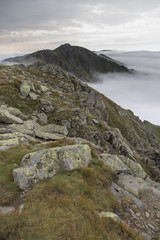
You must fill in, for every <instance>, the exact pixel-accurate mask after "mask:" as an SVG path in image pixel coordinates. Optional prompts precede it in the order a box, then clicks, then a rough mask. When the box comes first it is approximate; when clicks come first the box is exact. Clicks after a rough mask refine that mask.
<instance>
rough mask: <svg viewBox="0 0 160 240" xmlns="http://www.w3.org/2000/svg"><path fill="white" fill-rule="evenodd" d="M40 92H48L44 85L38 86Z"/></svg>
mask: <svg viewBox="0 0 160 240" xmlns="http://www.w3.org/2000/svg"><path fill="white" fill-rule="evenodd" d="M40 90H41V91H42V92H44V93H45V92H47V91H48V90H49V88H48V87H46V86H44V85H40Z"/></svg>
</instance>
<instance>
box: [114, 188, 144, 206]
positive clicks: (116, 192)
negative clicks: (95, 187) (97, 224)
mask: <svg viewBox="0 0 160 240" xmlns="http://www.w3.org/2000/svg"><path fill="white" fill-rule="evenodd" d="M110 190H111V192H112V193H113V194H114V196H115V197H117V198H118V199H119V198H120V197H123V196H127V197H128V198H130V199H131V200H132V201H133V202H134V203H135V204H136V206H137V207H138V208H146V204H145V203H143V202H142V201H141V200H139V199H138V198H136V197H135V196H134V195H132V194H131V193H129V192H127V191H125V190H124V189H123V188H121V187H119V186H118V185H117V184H115V183H112V185H111V188H110Z"/></svg>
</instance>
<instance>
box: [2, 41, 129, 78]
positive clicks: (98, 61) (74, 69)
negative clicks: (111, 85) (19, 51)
mask: <svg viewBox="0 0 160 240" xmlns="http://www.w3.org/2000/svg"><path fill="white" fill-rule="evenodd" d="M12 62H13V63H22V64H27V65H28V64H32V63H35V62H43V63H45V64H56V65H58V66H61V67H62V68H63V69H64V70H66V71H68V72H70V73H73V74H74V75H75V76H76V77H79V78H81V79H82V80H87V81H96V78H94V73H96V72H98V73H108V72H129V70H128V69H127V67H125V66H123V65H122V64H120V63H117V62H115V61H114V60H113V59H111V58H107V57H105V56H103V55H100V56H98V55H97V54H95V53H93V52H91V51H89V50H88V49H86V48H82V47H78V46H71V45H70V44H64V45H61V46H60V47H58V48H56V49H55V50H42V51H38V52H34V53H32V54H29V55H26V56H22V57H18V58H10V59H6V60H4V61H3V63H12Z"/></svg>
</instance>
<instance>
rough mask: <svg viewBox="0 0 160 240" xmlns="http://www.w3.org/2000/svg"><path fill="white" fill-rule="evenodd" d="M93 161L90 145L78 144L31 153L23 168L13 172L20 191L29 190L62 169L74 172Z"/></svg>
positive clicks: (23, 162) (25, 157) (24, 161)
mask: <svg viewBox="0 0 160 240" xmlns="http://www.w3.org/2000/svg"><path fill="white" fill-rule="evenodd" d="M90 159H91V153H90V148H89V146H88V145H82V144H76V145H70V146H65V147H57V148H50V149H45V150H41V151H38V152H33V153H29V154H27V155H25V156H24V158H23V159H22V162H21V167H20V168H16V169H14V170H13V177H14V182H15V183H16V184H17V185H18V186H19V188H20V189H22V190H24V189H28V188H30V187H31V186H32V185H33V184H35V183H37V182H39V181H40V180H43V179H47V178H51V177H53V176H54V175H56V174H57V173H58V171H59V170H60V169H66V170H69V171H71V170H73V169H76V168H79V167H80V166H88V164H89V161H90Z"/></svg>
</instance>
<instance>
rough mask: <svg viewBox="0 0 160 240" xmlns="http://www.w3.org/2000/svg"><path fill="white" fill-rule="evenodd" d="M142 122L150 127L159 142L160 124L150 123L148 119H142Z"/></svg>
mask: <svg viewBox="0 0 160 240" xmlns="http://www.w3.org/2000/svg"><path fill="white" fill-rule="evenodd" d="M144 123H145V125H146V126H147V127H148V128H150V129H151V130H152V131H153V133H154V135H155V136H156V138H157V140H158V142H159V143H160V126H158V125H154V124H152V123H150V122H148V121H144Z"/></svg>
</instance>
